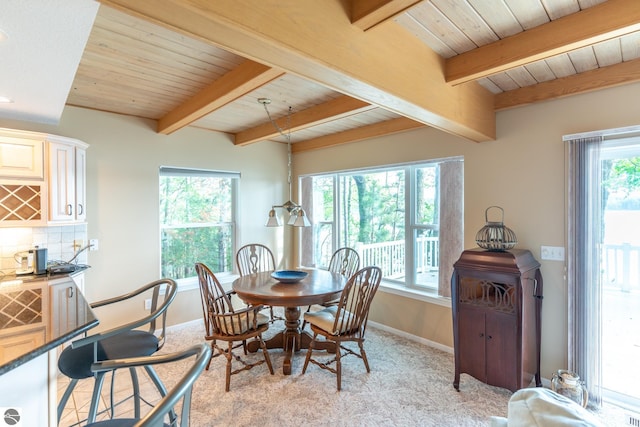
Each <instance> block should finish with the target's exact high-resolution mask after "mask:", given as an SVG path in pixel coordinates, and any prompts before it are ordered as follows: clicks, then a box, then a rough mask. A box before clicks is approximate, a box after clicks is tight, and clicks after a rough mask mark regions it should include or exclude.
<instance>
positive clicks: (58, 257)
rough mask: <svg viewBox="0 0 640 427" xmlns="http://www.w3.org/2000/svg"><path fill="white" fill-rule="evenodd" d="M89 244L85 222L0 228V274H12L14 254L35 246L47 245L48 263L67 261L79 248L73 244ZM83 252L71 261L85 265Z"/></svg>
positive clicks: (14, 267)
mask: <svg viewBox="0 0 640 427" xmlns="http://www.w3.org/2000/svg"><path fill="white" fill-rule="evenodd" d="M75 242H78V243H82V246H83V247H84V246H85V245H87V244H89V240H88V239H87V224H76V225H63V226H52V227H32V228H29V227H19V228H18V227H16V228H1V227H0V273H3V274H13V273H14V272H15V271H16V269H17V268H19V267H20V266H19V264H18V262H17V261H16V260H15V258H14V255H15V254H16V253H18V252H23V251H28V250H29V249H33V248H34V247H36V246H38V247H40V248H47V257H48V260H49V263H52V262H56V261H59V262H66V261H69V260H71V258H73V256H74V255H75V253H76V251H77V250H78V249H79V248H74V243H75ZM87 252H88V250H85V251H83V252H82V253H80V254H79V255H78V257H77V258H76V259H75V260H74V261H73V262H74V263H75V262H77V263H78V264H87Z"/></svg>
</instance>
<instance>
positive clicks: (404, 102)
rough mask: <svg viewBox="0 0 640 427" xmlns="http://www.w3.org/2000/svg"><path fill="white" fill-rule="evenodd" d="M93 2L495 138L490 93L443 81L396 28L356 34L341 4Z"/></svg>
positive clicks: (340, 0)
mask: <svg viewBox="0 0 640 427" xmlns="http://www.w3.org/2000/svg"><path fill="white" fill-rule="evenodd" d="M100 2H101V3H103V4H105V5H109V6H113V7H116V8H119V9H120V10H123V11H125V12H128V13H131V14H135V15H137V16H140V17H141V18H143V19H146V20H149V21H152V22H155V23H157V24H160V25H163V26H166V27H168V28H171V29H174V30H178V31H181V32H184V33H187V34H190V35H192V36H195V37H197V38H199V39H201V40H204V41H207V42H209V43H212V44H215V45H217V46H220V47H222V48H224V49H226V50H229V51H231V52H234V53H236V54H239V55H242V56H244V57H245V58H248V59H251V60H253V61H256V62H260V63H263V64H266V65H269V66H271V67H275V68H279V69H282V70H284V71H286V72H291V73H293V74H296V75H298V76H301V77H303V78H307V79H309V80H311V81H314V82H316V83H319V84H322V85H324V86H326V87H328V88H331V89H333V90H336V91H338V92H341V93H343V94H345V95H349V96H351V97H353V98H358V99H361V100H363V101H365V102H367V103H369V104H373V105H376V106H379V107H381V108H384V109H386V110H388V111H391V112H394V113H396V114H399V115H402V116H405V117H408V118H411V119H413V120H415V121H418V122H421V123H424V124H427V125H430V126H433V127H435V128H438V129H441V130H443V131H446V132H449V133H452V134H456V135H459V136H461V137H464V138H467V139H470V140H473V141H487V140H493V139H495V112H494V110H493V104H494V102H493V94H491V93H490V92H489V91H488V90H486V89H484V88H483V87H482V86H480V85H479V84H477V83H476V82H470V83H467V84H463V85H458V86H455V87H453V86H451V85H449V84H447V83H446V82H445V81H444V61H443V59H442V58H440V57H439V56H438V55H437V54H436V53H435V52H433V51H432V50H431V49H429V48H428V47H427V46H426V45H425V44H424V43H422V42H421V41H420V40H418V39H417V38H415V37H414V36H413V35H411V34H410V33H409V32H408V31H406V30H405V29H404V28H402V27H401V26H400V25H397V24H395V23H393V22H388V23H387V24H385V25H380V26H378V27H376V30H375V31H366V32H363V31H361V30H360V29H359V28H358V27H356V26H355V25H352V24H351V22H350V19H349V16H348V14H349V11H347V10H345V2H344V0H322V1H317V0H278V1H277V2H275V1H262V0H217V1H210V0H156V1H153V2H150V1H139V0H100ZM265 17H268V18H269V19H265Z"/></svg>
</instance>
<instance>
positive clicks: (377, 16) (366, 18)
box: [351, 0, 422, 31]
mask: <svg viewBox="0 0 640 427" xmlns="http://www.w3.org/2000/svg"><path fill="white" fill-rule="evenodd" d="M421 1H422V0H351V23H352V24H353V25H355V26H357V27H359V28H360V29H362V30H364V31H366V30H369V29H371V28H373V27H375V26H376V25H378V24H381V23H383V22H385V21H386V20H388V19H391V18H393V17H394V16H396V15H397V14H399V13H402V12H404V11H405V10H407V9H409V8H410V7H411V6H414V5H416V4H418V3H420V2H421Z"/></svg>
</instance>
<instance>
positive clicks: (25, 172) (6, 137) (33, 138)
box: [0, 129, 44, 179]
mask: <svg viewBox="0 0 640 427" xmlns="http://www.w3.org/2000/svg"><path fill="white" fill-rule="evenodd" d="M0 177H3V178H17V179H20V178H34V179H44V139H42V138H41V137H39V135H37V134H33V133H32V132H23V131H16V130H10V129H0Z"/></svg>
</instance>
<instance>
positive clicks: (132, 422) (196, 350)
mask: <svg viewBox="0 0 640 427" xmlns="http://www.w3.org/2000/svg"><path fill="white" fill-rule="evenodd" d="M193 356H195V359H194V361H193V363H192V364H191V365H190V367H189V369H188V370H187V371H186V372H185V373H184V374H183V375H182V377H181V378H180V380H179V381H178V382H177V383H176V384H175V385H174V386H173V387H172V388H171V389H170V390H169V391H168V392H166V394H165V396H164V397H162V399H160V401H159V402H158V403H156V404H155V406H154V407H153V409H151V411H150V412H148V413H147V414H146V415H144V416H143V417H142V418H114V419H110V420H105V421H98V422H95V423H92V424H88V425H87V426H90V427H155V426H162V425H180V426H181V427H188V426H189V421H190V420H189V416H190V412H191V393H192V391H193V384H194V383H195V381H196V379H198V377H199V376H200V374H201V373H202V371H203V370H204V368H205V366H206V365H207V362H208V360H209V357H210V356H211V349H210V348H209V346H208V345H207V344H205V343H202V344H199V345H194V346H192V347H189V348H187V349H185V350H182V351H177V352H174V353H168V354H159V355H154V356H148V357H134V358H131V359H116V360H106V361H103V362H97V363H95V364H94V365H93V367H92V369H93V371H94V372H108V371H115V370H116V369H122V368H127V369H135V368H137V367H144V368H147V367H150V366H153V365H159V364H165V363H174V362H178V361H181V360H184V359H187V358H190V357H193ZM179 403H181V405H178V404H179ZM178 407H179V409H178ZM177 411H179V413H180V416H179V420H178V416H177V415H176V413H177ZM177 421H179V424H176V422H177Z"/></svg>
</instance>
